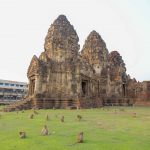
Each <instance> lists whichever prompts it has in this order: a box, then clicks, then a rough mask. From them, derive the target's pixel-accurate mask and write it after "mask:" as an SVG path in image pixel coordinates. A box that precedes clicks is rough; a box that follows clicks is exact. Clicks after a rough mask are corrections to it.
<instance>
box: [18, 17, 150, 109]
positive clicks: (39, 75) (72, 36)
mask: <svg viewBox="0 0 150 150" xmlns="http://www.w3.org/2000/svg"><path fill="white" fill-rule="evenodd" d="M78 42H79V38H78V35H77V33H76V31H75V29H74V27H73V26H72V25H71V24H70V22H69V21H68V20H67V18H66V16H64V15H60V16H59V17H58V18H57V19H56V20H55V21H54V22H53V24H52V25H51V26H50V28H49V29H48V33H47V35H46V38H45V43H44V50H43V52H42V53H41V55H40V56H39V57H37V56H33V58H32V60H31V63H30V66H29V68H28V72H27V76H28V79H29V93H28V95H27V98H26V99H25V100H24V101H23V102H24V103H22V105H21V108H24V106H26V107H29V106H30V108H31V107H37V108H54V107H55V108H66V107H82V108H91V107H100V106H102V105H133V104H136V103H141V102H146V101H148V100H149V101H150V82H148V81H147V82H137V81H136V80H135V79H131V78H130V76H129V75H127V74H126V67H125V63H124V61H123V59H122V57H121V56H120V54H119V53H118V52H117V51H112V52H110V53H109V51H108V49H107V47H106V44H105V42H104V40H103V39H102V37H101V36H100V35H99V33H97V32H96V31H92V32H91V33H90V34H89V36H88V37H87V39H86V40H85V43H84V45H83V48H82V49H81V50H80V51H79V49H80V46H79V43H78ZM17 106H18V107H19V108H20V105H17Z"/></svg>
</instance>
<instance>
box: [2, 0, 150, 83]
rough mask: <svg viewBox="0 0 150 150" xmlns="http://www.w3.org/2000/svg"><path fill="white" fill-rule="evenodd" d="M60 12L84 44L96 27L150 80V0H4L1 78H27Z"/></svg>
mask: <svg viewBox="0 0 150 150" xmlns="http://www.w3.org/2000/svg"><path fill="white" fill-rule="evenodd" d="M60 14H65V15H66V16H67V18H68V20H69V21H70V22H71V24H72V25H73V26H74V28H75V29H76V31H77V34H78V36H79V39H80V42H79V43H80V47H81V48H82V45H83V43H84V41H85V39H86V37H87V36H88V34H89V33H90V32H91V31H92V30H96V31H97V32H99V34H100V35H101V36H102V38H103V40H104V41H105V42H106V45H107V48H108V50H109V52H110V51H113V50H117V51H119V53H120V54H121V55H122V57H123V59H124V61H125V63H126V67H127V73H128V74H130V75H131V77H132V78H133V77H135V78H136V79H137V80H140V81H142V80H150V69H149V66H150V61H149V58H150V1H149V0H53V1H51V0H0V18H1V20H0V54H1V59H0V79H8V80H17V81H28V80H27V77H26V73H27V68H28V66H29V63H30V60H31V58H32V56H33V55H34V54H36V55H37V56H39V55H40V53H41V52H42V51H43V50H44V49H43V44H44V38H45V36H46V34H47V30H48V28H49V27H50V25H51V23H52V22H53V21H54V19H56V18H57V16H58V15H60Z"/></svg>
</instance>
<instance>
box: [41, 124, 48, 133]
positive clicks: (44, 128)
mask: <svg viewBox="0 0 150 150" xmlns="http://www.w3.org/2000/svg"><path fill="white" fill-rule="evenodd" d="M41 135H43V136H45V135H48V128H47V126H46V125H44V127H43V129H42V131H41Z"/></svg>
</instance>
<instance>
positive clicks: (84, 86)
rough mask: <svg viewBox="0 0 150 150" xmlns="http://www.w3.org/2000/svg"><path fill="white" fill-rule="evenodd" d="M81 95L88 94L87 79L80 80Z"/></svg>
mask: <svg viewBox="0 0 150 150" xmlns="http://www.w3.org/2000/svg"><path fill="white" fill-rule="evenodd" d="M81 89H82V95H83V96H85V95H87V94H88V81H87V80H82V82H81Z"/></svg>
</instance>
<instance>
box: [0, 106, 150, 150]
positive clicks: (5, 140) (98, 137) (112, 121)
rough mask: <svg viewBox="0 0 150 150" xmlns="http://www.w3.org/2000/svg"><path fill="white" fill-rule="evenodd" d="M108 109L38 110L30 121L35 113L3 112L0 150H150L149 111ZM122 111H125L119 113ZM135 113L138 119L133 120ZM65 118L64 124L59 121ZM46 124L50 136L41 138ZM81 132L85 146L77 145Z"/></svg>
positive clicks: (139, 108) (149, 109)
mask: <svg viewBox="0 0 150 150" xmlns="http://www.w3.org/2000/svg"><path fill="white" fill-rule="evenodd" d="M107 108H109V109H108V110H107ZM107 108H106V109H104V110H103V109H82V110H62V109H58V110H38V112H39V114H38V115H34V119H29V115H30V114H31V113H32V112H33V111H32V110H28V111H25V112H24V113H22V112H21V111H20V112H19V113H18V114H17V112H9V113H3V112H0V114H1V117H0V149H1V150H150V108H148V107H107ZM122 108H123V109H124V111H123V110H120V109H122ZM115 109H116V110H117V112H116V113H115ZM134 112H135V113H136V117H133V113H134ZM46 114H49V117H50V120H49V121H46ZM78 114H80V115H82V117H83V120H82V121H78V120H77V117H76V116H77V115H78ZM62 115H64V117H65V122H64V123H62V122H60V117H61V116H62ZM44 125H47V126H48V129H49V132H50V135H48V136H41V135H40V133H41V129H42V128H43V126H44ZM19 131H25V132H26V134H27V138H26V139H20V138H19ZM81 131H83V132H84V143H82V144H74V143H75V142H76V136H77V133H78V132H81Z"/></svg>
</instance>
